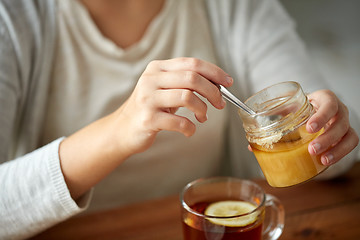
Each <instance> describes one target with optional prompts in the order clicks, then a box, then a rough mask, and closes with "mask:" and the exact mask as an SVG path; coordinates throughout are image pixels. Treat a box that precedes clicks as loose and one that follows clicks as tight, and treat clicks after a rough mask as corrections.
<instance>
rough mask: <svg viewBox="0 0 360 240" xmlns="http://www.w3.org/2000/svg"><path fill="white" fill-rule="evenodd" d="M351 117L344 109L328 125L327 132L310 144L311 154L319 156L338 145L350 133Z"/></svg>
mask: <svg viewBox="0 0 360 240" xmlns="http://www.w3.org/2000/svg"><path fill="white" fill-rule="evenodd" d="M349 128H350V124H349V117H348V115H347V113H345V111H344V109H342V108H341V109H340V110H339V112H338V114H337V115H336V116H335V117H334V118H333V119H332V120H331V124H327V125H326V127H325V132H324V133H323V134H321V135H320V136H319V137H317V138H316V139H315V140H314V141H312V142H311V143H310V144H309V153H310V154H312V155H318V154H321V153H323V152H324V151H326V150H327V149H329V148H330V147H331V146H333V145H335V144H336V143H338V142H339V141H340V140H341V139H342V138H343V137H344V135H345V134H346V133H347V132H348V131H349Z"/></svg>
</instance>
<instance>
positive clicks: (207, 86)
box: [59, 58, 233, 199]
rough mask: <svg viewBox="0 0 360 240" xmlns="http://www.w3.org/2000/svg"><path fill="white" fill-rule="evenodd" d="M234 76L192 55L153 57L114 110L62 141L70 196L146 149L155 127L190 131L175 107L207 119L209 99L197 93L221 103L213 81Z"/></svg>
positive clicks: (220, 105)
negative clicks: (174, 57) (127, 94)
mask: <svg viewBox="0 0 360 240" xmlns="http://www.w3.org/2000/svg"><path fill="white" fill-rule="evenodd" d="M232 82H233V80H232V78H231V77H230V76H229V75H228V74H226V73H225V72H224V71H223V70H221V69H220V68H219V67H217V66H216V65H214V64H212V63H209V62H205V61H202V60H199V59H195V58H176V59H171V60H164V61H153V62H151V63H150V64H149V65H148V66H147V68H146V69H145V71H144V72H143V74H142V75H141V77H140V79H139V81H138V83H137V85H136V87H135V89H134V91H133V93H132V94H131V96H130V97H129V98H128V99H127V101H126V102H125V103H124V104H123V105H122V106H120V107H119V109H118V110H116V111H115V112H114V113H112V114H110V115H108V116H106V117H104V118H101V119H99V120H98V121H95V122H94V123H92V124H90V125H88V126H86V127H85V128H83V129H81V130H80V131H78V132H76V133H74V134H73V135H71V136H70V137H67V138H66V139H64V140H63V141H62V143H61V145H60V149H59V156H60V165H61V169H62V172H63V175H64V178H65V181H66V184H67V186H68V188H69V190H70V193H71V196H72V197H73V198H74V199H77V198H78V197H79V196H81V195H82V194H84V193H85V192H86V191H88V190H89V189H90V188H91V187H93V186H94V185H95V184H96V183H98V182H99V181H100V180H101V179H103V178H104V177H105V176H107V175H108V174H109V173H110V172H111V171H113V170H114V169H115V168H116V167H118V166H119V165H120V164H121V163H122V162H123V161H124V160H125V159H126V158H128V157H129V156H131V155H133V154H136V153H139V152H143V151H145V150H146V149H148V148H149V147H150V146H151V145H152V143H153V142H154V140H155V137H156V135H157V133H158V132H159V131H161V130H167V131H176V132H180V133H182V134H184V135H185V136H191V135H193V134H194V132H195V124H194V123H193V122H191V121H190V120H189V119H187V118H185V117H183V116H178V115H176V111H177V109H178V108H179V107H185V108H188V109H189V110H190V111H192V112H193V113H194V114H195V117H196V119H197V120H198V121H199V122H205V121H206V119H207V116H206V112H207V105H206V104H205V102H204V101H203V100H202V99H201V98H199V97H198V96H197V94H199V95H201V96H202V97H204V98H206V99H207V100H208V101H209V102H210V103H211V104H212V105H213V106H214V107H216V108H218V109H222V108H224V106H225V101H224V100H223V98H222V96H221V94H220V91H219V89H218V88H217V86H216V85H215V84H221V85H223V86H225V87H229V86H230V85H231V84H232ZM195 93H197V94H195Z"/></svg>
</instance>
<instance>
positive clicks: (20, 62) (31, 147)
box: [0, 0, 351, 239]
mask: <svg viewBox="0 0 360 240" xmlns="http://www.w3.org/2000/svg"><path fill="white" fill-rule="evenodd" d="M204 6H205V7H206V9H205V11H206V14H207V17H208V21H209V26H211V31H212V37H213V39H212V41H213V42H214V44H215V50H216V52H215V53H216V58H217V59H216V61H217V63H218V64H219V65H220V66H221V67H222V68H224V69H225V71H227V72H228V73H230V74H231V75H232V76H233V78H234V79H235V80H236V81H235V83H234V86H233V87H232V89H231V90H232V91H233V92H234V93H235V94H236V95H237V96H239V97H240V98H242V99H246V98H247V97H248V96H250V95H251V94H252V93H253V92H255V91H258V90H260V89H262V88H264V87H266V86H268V85H271V84H273V83H275V82H280V81H287V80H295V81H298V82H300V83H301V85H302V86H303V88H304V90H305V91H307V92H311V91H313V90H316V89H319V88H323V87H325V86H324V85H323V82H322V81H321V80H320V77H319V76H318V75H317V73H316V71H314V70H313V69H312V66H311V65H312V64H311V62H310V61H309V58H308V56H307V54H306V52H305V48H304V46H303V44H302V43H301V42H300V40H299V39H298V37H297V35H296V34H295V31H294V24H293V23H292V21H291V20H290V19H289V17H288V16H287V15H286V13H285V12H284V11H283V9H282V8H281V7H280V6H279V4H278V3H277V2H276V1H275V0H266V1H264V0H208V1H205V5H204ZM56 16H57V8H56V4H55V2H54V0H47V1H41V0H2V1H1V2H0V39H1V41H0V163H2V164H1V165H0V238H1V239H22V238H27V237H30V236H32V235H34V234H36V233H38V232H40V231H42V230H44V229H46V228H48V227H50V226H52V225H54V224H56V223H58V222H60V221H63V220H65V219H66V218H69V217H71V216H73V215H75V214H77V213H79V212H81V211H82V210H84V209H86V207H87V205H88V204H89V201H90V199H91V196H90V195H91V193H87V194H86V195H84V196H83V198H82V199H81V200H79V201H78V202H74V201H73V200H72V198H71V196H70V194H69V191H68V189H67V186H66V183H65V181H64V178H63V175H62V172H61V168H60V163H59V157H58V147H59V143H60V142H61V140H62V138H58V139H57V140H55V141H53V142H51V143H49V144H48V145H45V146H43V147H41V141H42V140H43V135H42V133H43V131H44V126H45V124H44V120H45V117H46V109H47V105H46V103H47V102H48V100H49V87H50V84H51V81H52V79H51V73H52V70H53V62H54V59H55V57H54V56H55V55H54V49H55V48H54V46H55V44H56V40H57V38H58V26H57V19H56ZM227 114H228V118H227V119H228V122H227V123H226V126H227V128H226V129H224V131H226V132H224V134H226V140H225V142H226V143H227V145H226V152H225V153H224V154H225V155H224V156H226V159H227V160H229V164H230V165H229V166H230V169H231V170H232V174H233V175H236V176H241V177H252V176H256V175H257V174H258V172H259V169H258V167H257V164H256V161H255V160H254V159H253V156H252V154H251V153H249V152H248V151H247V150H246V140H245V138H244V133H243V130H242V127H241V123H240V122H239V119H238V116H237V114H236V109H234V108H232V106H229V107H228V109H227ZM204 141H208V139H204ZM165 148H166V146H165ZM224 159H225V158H224ZM349 159H350V160H348V161H344V160H343V161H341V162H342V163H341V164H337V167H336V168H337V169H340V170H338V171H337V172H341V171H342V170H343V169H345V168H347V166H349V165H351V156H350V157H349ZM147 170H148V171H151V169H147ZM169 181H171V179H169ZM163 194H166V192H164V193H163ZM145 197H146V196H145Z"/></svg>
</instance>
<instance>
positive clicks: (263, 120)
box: [218, 85, 281, 127]
mask: <svg viewBox="0 0 360 240" xmlns="http://www.w3.org/2000/svg"><path fill="white" fill-rule="evenodd" d="M218 86H219V90H220V92H221V95H222V96H223V97H224V98H225V99H226V100H228V101H229V102H231V103H232V104H234V105H235V106H237V107H238V108H240V109H242V110H244V111H245V112H246V113H248V114H249V115H251V116H253V117H254V119H255V120H256V122H257V123H258V124H259V125H260V126H262V127H264V126H267V125H269V124H271V123H272V122H274V121H277V120H279V119H280V118H281V116H280V115H270V116H261V115H256V112H255V111H254V110H252V109H251V108H250V107H249V106H247V105H246V104H245V103H243V102H242V101H240V100H239V99H238V98H237V97H235V96H234V95H233V94H232V93H231V92H229V90H227V89H226V88H225V87H224V86H222V85H218Z"/></svg>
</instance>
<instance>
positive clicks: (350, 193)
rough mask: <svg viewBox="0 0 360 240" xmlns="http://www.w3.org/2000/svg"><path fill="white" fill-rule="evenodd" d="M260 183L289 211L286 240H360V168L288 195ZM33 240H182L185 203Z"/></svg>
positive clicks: (88, 222)
mask: <svg viewBox="0 0 360 240" xmlns="http://www.w3.org/2000/svg"><path fill="white" fill-rule="evenodd" d="M255 181H256V182H257V183H259V184H260V185H261V186H262V187H263V188H264V189H265V191H266V192H267V193H271V194H273V195H275V196H277V197H278V198H279V199H280V200H281V201H282V203H283V204H284V206H285V211H286V218H285V229H284V232H283V234H282V236H281V237H280V239H281V240H290V239H291V240H297V239H317V240H321V239H331V240H336V239H339V240H348V239H354V240H359V239H360V163H357V164H356V165H355V166H354V168H353V169H352V170H350V172H349V173H347V174H346V175H345V176H343V177H341V178H338V179H335V180H331V181H315V180H313V181H310V182H307V183H304V184H301V185H299V186H295V187H290V188H283V189H278V188H271V187H270V186H269V185H268V184H267V183H266V182H265V181H264V180H255ZM33 239H37V240H40V239H55V240H56V239H87V240H89V239H90V240H91V239H101V240H105V239H122V240H127V239H129V240H130V239H131V240H145V239H146V240H148V239H156V240H162V239H166V240H168V239H169V240H180V239H182V229H181V223H180V207H179V198H178V196H169V197H166V198H163V199H157V200H152V201H147V202H143V203H138V204H133V205H129V206H125V207H120V208H116V209H113V210H109V211H104V212H100V213H93V214H89V215H85V216H77V217H73V218H71V219H69V220H68V221H66V222H63V223H61V224H59V225H57V226H55V227H53V228H51V229H49V230H48V231H46V232H44V233H42V234H40V235H38V236H36V237H35V238H33Z"/></svg>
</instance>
